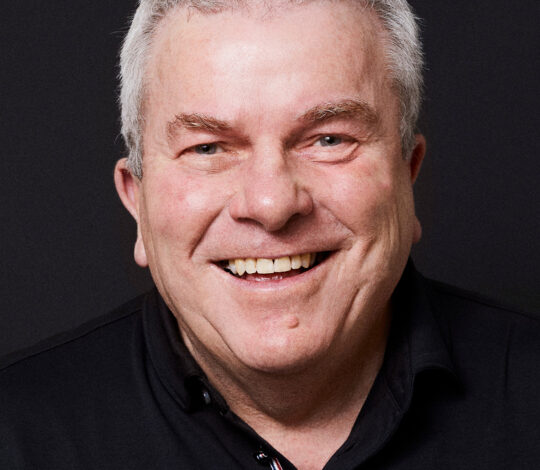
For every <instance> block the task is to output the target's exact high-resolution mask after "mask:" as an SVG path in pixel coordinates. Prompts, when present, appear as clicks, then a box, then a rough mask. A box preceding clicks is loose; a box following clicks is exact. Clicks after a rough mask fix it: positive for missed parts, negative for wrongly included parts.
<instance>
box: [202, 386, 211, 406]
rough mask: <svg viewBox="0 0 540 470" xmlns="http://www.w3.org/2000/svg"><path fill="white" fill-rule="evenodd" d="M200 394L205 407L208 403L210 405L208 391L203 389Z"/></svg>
mask: <svg viewBox="0 0 540 470" xmlns="http://www.w3.org/2000/svg"><path fill="white" fill-rule="evenodd" d="M201 393H202V398H203V401H204V404H205V405H209V404H210V403H212V397H211V396H210V393H209V392H208V390H206V389H205V388H203V389H202V392H201Z"/></svg>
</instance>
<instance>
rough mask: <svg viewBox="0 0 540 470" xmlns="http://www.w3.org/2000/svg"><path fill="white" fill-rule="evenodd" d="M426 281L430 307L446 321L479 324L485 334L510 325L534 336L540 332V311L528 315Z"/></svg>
mask: <svg viewBox="0 0 540 470" xmlns="http://www.w3.org/2000/svg"><path fill="white" fill-rule="evenodd" d="M424 281H425V285H426V286H427V292H428V297H429V300H430V303H431V306H432V308H433V309H434V311H435V313H436V314H437V316H438V317H439V318H440V319H441V320H442V321H443V322H446V323H456V324H459V323H460V322H465V323H468V324H469V326H473V325H474V324H475V323H478V324H479V325H482V326H483V330H484V331H489V330H496V329H498V328H508V327H509V326H510V325H512V326H514V327H520V326H522V327H524V328H526V329H527V330H529V331H531V333H532V334H538V333H540V312H536V313H535V312H527V311H525V310H523V309H520V308H518V307H515V306H512V305H510V304H507V303H504V302H501V301H499V300H494V299H491V298H489V297H487V296H484V295H481V294H477V293H475V292H471V291H468V290H465V289H461V288H459V287H455V286H452V285H449V284H445V283H443V282H439V281H435V280H433V279H427V278H424Z"/></svg>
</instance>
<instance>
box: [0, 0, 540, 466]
mask: <svg viewBox="0 0 540 470" xmlns="http://www.w3.org/2000/svg"><path fill="white" fill-rule="evenodd" d="M421 65H422V59H421V51H420V46H419V43H418V39H417V31H416V26H415V22H414V17H413V15H412V13H411V12H410V10H409V7H408V5H407V4H406V2H405V1H401V0H393V1H390V0H386V1H375V0H374V1H369V2H368V1H366V2H364V1H353V0H343V1H332V2H330V1H324V0H320V1H310V2H307V1H306V2H296V1H295V2H290V1H279V2H278V1H276V2H260V1H255V0H253V1H237V2H222V3H221V2H213V1H211V0H205V1H197V0H193V1H191V2H175V1H158V0H154V1H152V0H148V1H146V0H143V1H142V2H141V5H140V6H139V9H138V11H137V14H136V15H135V17H134V20H133V23H132V25H131V29H130V31H129V33H128V36H127V38H126V41H125V44H124V48H123V51H122V60H121V68H122V95H121V102H122V119H123V134H124V136H125V139H126V142H127V145H128V149H129V157H128V158H127V159H123V160H120V161H119V162H118V164H117V166H116V170H115V182H116V187H117V189H118V193H119V195H120V197H121V199H122V202H123V203H124V205H125V206H126V208H127V209H128V210H129V211H130V213H131V214H132V215H133V217H134V218H135V220H136V221H137V227H138V233H137V240H136V243H135V260H136V262H137V263H138V264H139V265H141V266H143V267H146V266H148V267H149V268H150V271H151V273H152V277H153V279H154V281H155V283H156V287H157V290H156V291H154V292H152V293H150V294H148V295H146V296H144V297H141V298H139V299H136V300H134V301H133V302H131V303H130V304H128V305H126V306H124V307H122V308H121V309H119V310H118V311H116V312H114V313H113V314H110V315H107V316H106V317H103V318H101V319H99V320H97V321H94V322H92V323H91V324H89V325H85V326H84V327H81V328H80V329H79V330H78V331H75V332H70V333H67V334H66V335H63V336H61V337H59V338H55V339H53V340H51V341H48V342H46V343H45V344H43V345H40V346H39V347H37V348H34V349H33V350H31V351H27V352H25V353H24V355H23V356H21V357H17V358H16V359H13V358H12V359H10V360H9V361H5V364H4V366H3V369H2V372H1V375H0V381H1V383H0V394H1V395H0V396H1V398H0V399H1V400H2V401H1V402H0V403H2V408H3V410H6V411H5V412H3V417H2V420H1V422H0V463H2V464H3V468H4V467H5V468H55V469H60V468H115V469H117V468H126V469H128V468H129V469H137V468H144V469H149V468H152V469H153V468H159V469H161V468H163V469H169V468H194V469H197V468H227V469H229V468H260V466H263V467H266V468H272V469H278V468H284V469H288V468H299V469H321V468H325V469H349V468H370V469H371V468H385V469H386V468H400V469H403V468H408V469H409V468H434V467H437V468H443V469H446V468H448V469H450V468H452V469H454V468H536V466H537V465H538V463H539V462H540V459H539V457H540V452H539V450H538V448H537V447H538V446H537V445H536V440H537V439H536V434H535V431H536V432H537V426H538V425H537V423H538V422H539V421H538V419H539V418H540V414H539V412H538V406H535V398H536V396H537V395H536V394H537V388H535V387H534V386H535V385H537V384H538V380H537V379H540V377H539V376H540V373H539V371H538V368H535V367H534V366H532V365H533V364H536V363H537V362H536V361H537V360H538V349H539V348H538V346H537V339H538V331H539V327H538V321H537V320H535V319H534V318H530V317H527V316H525V315H520V314H517V313H514V312H510V311H505V310H504V309H502V308H500V307H497V306H493V305H490V304H487V303H486V302H484V301H481V300H477V299H474V298H472V297H471V296H469V295H468V294H465V293H461V292H458V291H455V290H453V289H451V288H448V287H445V286H441V285H439V284H436V283H433V282H431V281H427V280H425V279H423V278H422V277H421V276H420V275H419V274H418V273H416V272H415V271H414V267H413V266H412V264H411V263H410V262H409V263H408V258H409V254H410V250H411V246H412V244H413V243H414V242H416V241H418V240H419V238H420V234H421V230H420V225H419V222H418V220H417V219H416V217H415V213H414V204H413V196H412V185H413V183H414V180H415V178H416V176H417V175H418V172H419V169H420V165H421V162H422V159H423V157H424V153H425V140H424V138H423V137H422V136H421V135H415V134H414V128H415V121H416V118H417V115H418V110H419V103H420V90H421ZM530 366H531V367H530Z"/></svg>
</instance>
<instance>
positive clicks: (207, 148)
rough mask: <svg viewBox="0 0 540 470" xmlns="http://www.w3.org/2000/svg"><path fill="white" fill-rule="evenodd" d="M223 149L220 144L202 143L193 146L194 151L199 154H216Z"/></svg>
mask: <svg viewBox="0 0 540 470" xmlns="http://www.w3.org/2000/svg"><path fill="white" fill-rule="evenodd" d="M221 150H222V149H221V147H220V146H219V145H218V144H201V145H197V146H195V147H193V151H194V152H195V153H198V154H199V155H214V154H215V153H217V152H220V151H221Z"/></svg>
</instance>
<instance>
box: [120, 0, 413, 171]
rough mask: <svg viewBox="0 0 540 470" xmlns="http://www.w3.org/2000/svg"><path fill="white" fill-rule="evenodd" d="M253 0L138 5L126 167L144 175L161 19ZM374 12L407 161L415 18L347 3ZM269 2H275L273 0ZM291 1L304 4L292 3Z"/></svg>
mask: <svg viewBox="0 0 540 470" xmlns="http://www.w3.org/2000/svg"><path fill="white" fill-rule="evenodd" d="M249 1H250V0H221V1H220V0H139V6H138V8H137V11H136V12H135V15H134V16H133V20H132V22H131V26H130V28H129V31H128V33H127V35H126V37H125V39H124V43H123V45H122V50H121V53H120V107H121V113H122V136H123V137H124V142H125V144H126V147H127V151H128V168H129V169H130V171H131V172H132V173H133V174H134V175H135V176H137V177H138V178H141V177H142V158H143V129H144V110H143V103H144V97H145V93H146V85H147V84H146V82H145V76H146V68H147V62H148V56H149V51H150V48H151V46H152V41H153V38H154V35H155V32H156V29H157V27H158V25H159V23H160V22H161V20H162V19H163V18H164V17H165V16H166V15H167V14H168V13H169V12H170V11H171V10H173V9H175V8H178V7H189V8H194V9H196V10H198V11H200V12H202V13H217V12H220V11H223V10H226V9H227V8H231V7H233V6H238V5H239V4H242V3H249ZM348 1H351V2H356V3H358V4H359V5H361V6H364V7H367V8H370V9H372V10H373V11H374V12H375V13H376V15H377V17H378V18H379V20H380V21H381V24H382V26H383V28H384V30H385V32H386V36H387V41H386V42H387V44H386V45H385V46H386V56H387V57H386V62H387V65H388V68H389V74H390V78H391V80H392V83H393V86H394V88H395V91H396V93H397V97H398V99H399V102H400V113H401V121H400V134H401V143H402V153H403V156H404V158H407V157H408V156H409V154H410V153H411V152H412V150H413V148H414V146H415V137H414V133H415V128H416V121H417V120H418V114H419V112H420V105H421V101H422V91H423V78H422V69H423V54H422V46H421V42H420V39H419V31H418V25H417V18H416V17H415V15H414V14H413V12H412V9H411V7H410V5H409V4H408V3H407V1H406V0H348ZM270 2H271V0H270ZM291 3H295V4H298V3H302V2H301V1H298V0H291Z"/></svg>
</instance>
